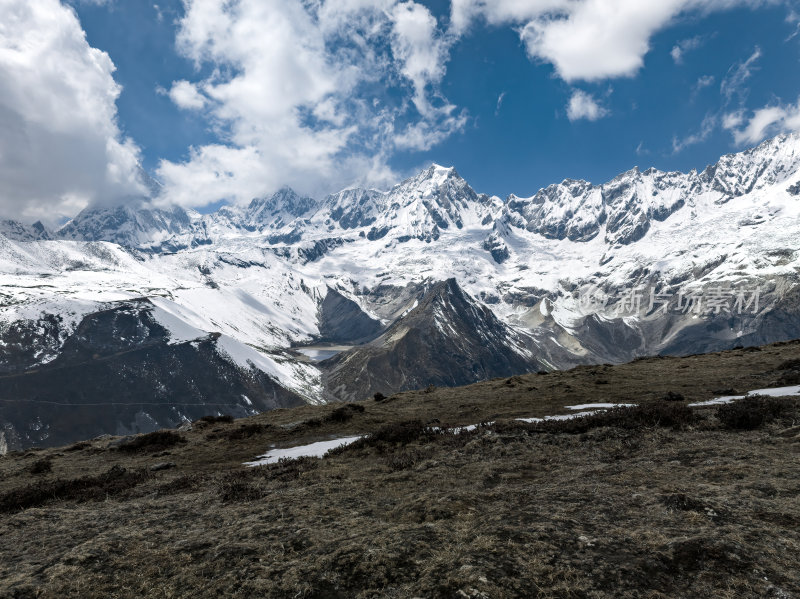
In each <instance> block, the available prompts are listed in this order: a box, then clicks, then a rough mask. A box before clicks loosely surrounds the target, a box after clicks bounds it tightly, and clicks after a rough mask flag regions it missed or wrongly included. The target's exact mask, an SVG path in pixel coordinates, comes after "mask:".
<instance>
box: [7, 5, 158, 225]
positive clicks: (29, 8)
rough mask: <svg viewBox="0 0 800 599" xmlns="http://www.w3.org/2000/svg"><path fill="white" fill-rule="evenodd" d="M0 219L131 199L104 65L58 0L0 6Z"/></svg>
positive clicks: (133, 152) (128, 165)
mask: <svg viewBox="0 0 800 599" xmlns="http://www.w3.org/2000/svg"><path fill="white" fill-rule="evenodd" d="M0 14H2V15H3V18H2V19H0V131H2V132H3V134H2V135H0V215H2V216H4V217H6V218H20V219H22V220H27V221H32V220H35V219H43V220H45V221H48V222H51V223H52V222H54V221H56V220H58V219H59V218H60V217H63V216H72V215H74V214H75V212H77V211H78V210H80V209H81V208H82V207H84V206H85V205H87V204H88V203H89V202H104V201H116V200H118V199H119V198H121V197H125V196H129V195H135V194H138V193H141V192H142V191H143V188H142V186H141V184H140V182H139V176H138V148H137V147H136V145H135V144H134V143H133V142H132V141H131V140H129V139H124V138H123V137H122V135H121V134H120V131H119V128H118V127H117V123H116V117H117V109H116V100H117V97H118V96H119V94H120V87H119V86H118V85H117V84H116V82H115V81H114V78H113V72H114V64H113V63H112V61H111V59H110V58H109V56H108V55H107V54H106V53H105V52H101V51H100V50H97V49H96V48H92V47H91V46H90V45H89V44H88V43H87V41H86V38H85V35H84V32H83V29H82V28H81V25H80V23H79V21H78V18H77V16H76V15H75V13H74V11H73V10H72V9H71V8H69V7H67V6H64V5H63V4H61V3H60V2H59V1H58V0H37V1H36V2H30V1H28V0H0Z"/></svg>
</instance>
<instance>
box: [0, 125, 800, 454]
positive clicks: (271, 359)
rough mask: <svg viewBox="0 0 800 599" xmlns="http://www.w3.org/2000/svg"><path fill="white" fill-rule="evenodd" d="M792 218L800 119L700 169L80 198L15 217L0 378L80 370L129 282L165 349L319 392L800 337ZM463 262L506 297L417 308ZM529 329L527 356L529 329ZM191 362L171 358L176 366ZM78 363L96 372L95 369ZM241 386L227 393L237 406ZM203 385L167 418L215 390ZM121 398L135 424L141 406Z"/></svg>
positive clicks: (307, 394)
mask: <svg viewBox="0 0 800 599" xmlns="http://www.w3.org/2000/svg"><path fill="white" fill-rule="evenodd" d="M798 217H800V136H798V135H796V134H794V135H783V136H779V137H777V138H775V139H772V140H769V141H767V142H764V143H763V144H761V145H760V146H758V147H756V148H753V149H750V150H747V151H745V152H741V153H738V154H731V155H728V156H724V157H722V158H721V159H720V160H719V162H718V163H716V164H714V165H711V166H709V167H707V168H706V169H704V170H702V171H692V172H689V173H678V172H673V173H665V172H661V171H658V170H655V169H648V170H645V171H640V170H639V169H638V168H634V169H632V170H630V171H628V172H626V173H623V174H621V175H619V176H618V177H616V178H614V179H612V180H611V181H608V182H606V183H602V184H593V183H589V182H585V181H572V180H567V181H563V182H561V183H558V184H555V185H551V186H549V187H547V188H545V189H542V190H539V191H538V192H537V193H535V194H533V195H532V196H529V197H520V196H510V197H509V198H507V199H506V200H502V199H500V198H498V197H495V196H488V195H483V194H479V193H476V192H475V191H474V190H473V189H472V188H471V187H470V186H469V184H468V183H467V182H466V181H465V180H464V179H463V178H461V177H460V176H459V175H458V173H457V172H456V171H455V169H453V168H445V167H441V166H438V165H433V166H431V167H430V168H428V169H426V170H424V171H422V172H421V173H419V174H418V175H416V176H415V177H412V178H410V179H408V180H406V181H404V182H402V183H400V184H399V185H397V186H395V187H394V188H392V189H390V190H388V191H378V190H367V189H347V190H344V191H341V192H339V193H337V194H333V195H331V196H328V197H327V198H324V199H322V200H319V201H317V200H314V199H311V198H304V197H302V196H300V195H298V194H296V193H295V192H293V191H291V190H289V189H282V190H280V191H279V192H278V193H276V194H274V195H272V196H269V197H266V198H257V199H254V200H253V201H252V202H251V203H250V204H249V205H246V206H226V207H223V208H221V209H220V210H218V211H217V212H215V213H212V214H207V215H201V214H198V213H195V212H192V211H188V210H183V209H181V208H169V207H166V208H165V207H160V208H158V207H153V206H150V205H145V204H130V205H126V206H123V207H116V208H105V209H103V208H93V209H90V210H86V211H84V212H82V213H81V214H79V215H78V216H77V217H76V218H75V219H73V221H71V222H70V223H68V224H66V225H65V226H64V227H62V228H61V229H60V230H58V231H54V232H48V231H46V230H45V229H44V228H43V227H41V225H32V226H28V225H21V224H19V223H13V222H5V223H2V225H0V278H2V281H3V287H2V290H0V294H1V295H0V349H1V350H2V353H0V370H2V372H3V373H4V374H2V375H0V392H2V393H0V396H2V397H8V396H9V393H12V394H13V393H14V392H15V391H13V390H14V389H18V387H14V386H13V385H14V384H16V383H13V384H12V379H14V377H19V376H22V375H24V376H25V377H31V378H29V379H26V380H30V381H34V380H35V379H36V377H37V376H45V375H47V373H46V371H48V369H49V368H54V366H52V365H58V364H64V365H65V368H67V369H70V368H72V369H75V368H78V366H79V364H78V363H74V362H69V361H67V362H65V361H64V360H66V358H65V357H64V356H65V352H66V351H67V349H66V348H68V347H69V346H70V344H71V343H73V342H74V337H75V335H77V334H78V331H79V330H81V327H82V326H84V325H83V324H82V323H84V322H85V321H86V319H87V318H89V319H91V318H93V316H92V315H94V314H98V313H101V312H104V311H109V310H116V309H120V308H121V307H123V306H130V305H133V304H131V302H134V304H135V305H137V306H139V308H138V309H139V312H140V313H142V314H144V313H147V314H148V315H149V316H146V317H145V316H141V318H140V320H141V319H144V320H142V322H144V321H145V320H146V321H147V322H148V324H147V326H146V327H145V328H154V327H155V326H156V324H157V325H158V326H161V327H163V328H164V330H165V331H166V332H165V333H163V334H162V333H159V335H160V337H159V336H157V338H158V339H160V341H159V344H160V347H161V348H162V350H164V351H166V350H168V349H169V347H167V346H170V344H172V343H176V342H178V343H189V344H191V343H193V342H197V343H200V344H205V345H204V347H207V348H208V351H209V352H211V353H213V354H214V355H216V356H217V358H218V360H221V361H222V362H224V363H225V364H230V365H232V367H233V368H234V369H238V371H241V372H243V373H244V374H243V376H245V377H247V376H250V377H252V376H254V374H253V373H255V372H261V373H263V375H264V376H266V377H267V378H268V379H269V380H270V381H272V383H274V385H276V386H277V387H274V388H272V389H273V391H274V394H275V396H276V397H277V396H278V395H282V396H285V397H301V398H303V400H305V401H323V400H326V399H330V398H331V397H334V398H337V397H338V398H339V399H343V398H344V397H348V398H355V397H356V396H359V397H360V396H361V395H364V396H367V395H369V391H373V392H374V391H378V390H379V391H382V392H384V393H388V392H391V391H393V390H396V389H398V388H400V387H402V386H406V385H408V384H412V383H413V384H414V385H417V384H419V385H423V384H424V383H425V380H427V379H426V378H425V376H427V375H426V374H425V373H428V374H430V376H429V377H428V378H430V379H431V380H430V382H433V383H435V384H446V377H445V378H442V379H436V381H434V380H433V378H435V377H434V376H433V373H442V372H446V371H449V370H453V371H454V372H455V371H459V372H460V370H458V369H459V368H460V366H459V364H462V362H463V364H466V363H468V362H469V363H470V364H473V362H470V358H474V359H475V360H477V362H474V363H480V364H484V365H486V367H481V368H478V369H477V370H475V371H474V372H475V373H476V374H475V376H478V377H486V376H501V375H505V374H506V373H507V372H509V371H510V370H512V369H527V370H531V369H537V368H542V367H546V368H552V367H566V366H570V365H574V364H577V363H585V362H605V361H622V360H627V359H631V358H633V357H636V356H639V355H644V354H655V353H659V352H664V353H675V354H680V353H693V352H699V351H709V350H716V349H723V348H727V347H733V346H735V345H737V344H755V343H761V342H769V341H775V340H779V339H785V338H791V337H800V313H799V311H800V308H798V306H800V301H798V299H799V298H800V290H799V288H798V286H797V282H798V271H799V270H800V251H798V247H797V240H798V239H800V218H798ZM450 279H452V281H450V282H448V285H450V286H455V288H457V289H458V292H457V293H456V292H455V291H454V292H453V293H456V295H459V294H461V296H463V298H464V301H463V302H461V303H459V305H461V304H462V303H463V306H462V307H463V310H465V311H468V312H470V313H471V312H472V311H473V310H479V311H481V312H482V311H484V310H485V311H488V314H489V315H491V317H490V316H489V315H487V316H486V318H483V317H481V318H467V317H466V316H465V315H464V314H461V310H456V311H455V312H454V311H453V310H449V311H448V310H444V309H442V310H440V312H441V313H442V314H443V316H440V317H437V318H438V319H437V318H434V317H432V316H430V313H429V312H430V310H433V308H430V310H429V311H428V312H426V314H427V316H425V318H423V317H422V316H420V315H419V314H420V309H421V307H423V306H429V307H430V306H434V305H443V304H441V300H442V295H441V294H442V291H441V286H437V283H438V282H442V281H448V280H450ZM448 288H451V287H448ZM431 294H434V295H433V296H431ZM437 294H438V295H437ZM432 297H438V298H439V300H438V302H439V303H437V302H435V301H433V299H432ZM145 298H146V299H145ZM141 302H145V303H141ZM464 306H470V307H469V308H466V307H464ZM476 306H477V307H476ZM126 309H127V308H126ZM457 316H458V317H457ZM493 318H494V319H496V320H497V323H499V324H497V326H495V325H492V326H491V327H489V329H491V330H492V331H494V332H495V333H497V331H503V332H502V334H501V333H497V335H500V336H501V337H503V338H505V341H504V342H499V341H497V342H496V340H495V341H491V342H490V340H489V339H488V337H487V338H486V339H485V340H484V341H485V343H483V344H481V343H478V340H480V339H482V338H483V337H485V336H486V330H488V329H487V328H486V327H487V325H486V323H487V322H489V321H491V319H493ZM148 319H152V321H153V323H155V324H153V323H150V320H148ZM409 319H411V320H409ZM431 319H432V320H431ZM434 321H435V322H436V323H438V325H437V326H440V327H441V328H437V329H436V331H438V332H437V333H436V335H435V336H437V339H438V337H441V336H444V337H445V338H448V339H449V340H448V339H443V340H440V341H436V342H435V343H434V342H433V341H432V342H431V343H432V345H429V346H426V345H425V344H419V343H416V344H411V345H409V342H408V339H412V338H417V337H414V335H412V336H411V337H409V336H408V335H409V333H408V331H406V332H405V333H403V334H402V335H401V334H400V332H401V331H405V329H404V328H403V327H404V326H406V325H404V324H403V323H404V322H405V323H408V322H419V323H423V324H421V325H419V326H416V328H415V330H417V329H418V330H420V331H422V330H423V329H425V328H426V327H428V328H429V329H430V331H431V335H432V336H434V330H433V329H432V328H430V327H432V326H434V324H433V323H434ZM492 322H493V321H492ZM495 333H493V335H494V336H495V337H496V336H497V335H495ZM120 334H121V335H122V333H120ZM209 335H211V337H209ZM415 335H416V333H415ZM123 336H124V337H125V339H126V340H127V341H126V342H129V343H132V342H133V341H132V340H133V339H135V338H137V337H136V336H135V335H133V333H130V334H124V335H123ZM432 338H433V337H432ZM458 339H462V340H467V339H469V340H471V341H470V342H469V343H467V342H466V341H464V343H462V344H461V345H459V342H458ZM212 341H213V343H212ZM322 342H325V343H335V344H338V345H339V346H343V347H339V348H337V349H329V350H325V348H319V347H317V348H315V349H309V350H303V351H305V352H306V354H308V355H312V356H316V355H317V354H318V353H319V352H322V354H325V355H328V354H330V353H332V352H335V351H339V350H344V351H343V353H341V354H340V356H338V357H336V358H334V359H332V360H326V361H323V362H314V361H313V360H310V359H309V358H308V357H307V356H306V355H303V354H302V353H298V351H297V349H296V348H298V347H300V346H308V345H313V344H315V343H317V344H319V343H322ZM98 343H99V342H98ZM357 344H365V345H364V346H363V347H360V346H358V345H357ZM520 344H522V346H524V348H525V351H527V352H528V353H527V354H526V353H524V352H523V353H519V352H517V351H516V349H514V348H517V347H519V346H520ZM412 346H413V348H414V349H409V347H412ZM426 347H427V349H425V348H426ZM431 347H435V348H439V349H438V350H435V351H431V350H430V348H431ZM478 347H480V350H479V349H478ZM164 348H166V350H165V349H164ZM442 348H446V349H442ZM459 348H461V349H459ZM464 348H467V349H464ZM469 348H471V349H469ZM101 349H102V348H101ZM123 351H127V350H123ZM315 352H317V353H315ZM419 352H423V353H425V352H428V353H425V355H427V356H428V357H427V358H426V364H425V368H421V367H420V368H417V370H419V372H420V373H421V374H419V377H416V376H415V375H414V373H413V372H412V370H413V368H412V369H409V368H408V364H409V362H408V361H409V360H410V359H411V356H412V354H415V353H419ZM486 352H488V353H486ZM96 353H98V354H99V355H101V356H102V355H103V353H102V351H100V352H96ZM466 354H470V355H469V356H466V358H465V360H463V361H459V360H460V358H458V359H456V360H455V362H454V361H453V359H454V356H456V357H458V356H461V357H464V356H465V355H466ZM123 355H124V354H123ZM181 355H183V354H181ZM188 355H189V354H186V355H183V356H184V357H183V358H181V359H188V357H186V356H188ZM478 356H481V357H480V358H479V359H478ZM175 359H178V358H175ZM209 360H211V358H209ZM215 360H216V358H215ZM520 360H521V361H520ZM222 362H217V364H220V363H222ZM344 362H347V363H348V364H350V365H353V364H358V369H360V370H361V371H363V372H361V374H357V373H355V371H352V369H350V370H351V374H349V375H347V376H350V377H351V379H352V380H356V379H358V380H360V381H362V382H363V381H369V383H368V384H365V385H361V386H359V385H360V383H359V384H358V385H351V386H350V387H348V384H347V382H346V381H344V379H343V378H342V377H343V376H344V374H343V373H346V372H348V369H345V368H343V367H342V366H341V365H342V364H343V363H344ZM101 363H105V362H104V361H101ZM117 365H118V366H119V367H120V368H122V365H121V363H119V362H117ZM387 365H394V367H393V368H394V371H396V372H394V371H392V372H390V369H389V368H388V366H387ZM523 365H524V368H523ZM84 366H85V365H84V364H83V363H80V368H83V367H84ZM115 368H116V367H115ZM209 369H211V367H210V366H209ZM188 371H189V370H187V365H186V364H178V363H176V364H175V369H174V372H175V373H178V372H181V373H185V372H188ZM73 372H74V374H75V377H78V378H76V379H75V380H76V383H75V384H76V385H78V386H80V384H81V379H80V375H79V373H80V372H81V370H80V369H78V370H73ZM397 372H401V373H403V374H402V376H397ZM43 373H44V374H43ZM159 373H160V374H159V377H158V380H156V379H155V378H152V377H150V378H148V379H147V380H148V381H149V383H147V385H149V387H148V386H147V385H145V387H141V388H140V391H141V392H142V393H145V394H146V393H151V394H154V395H157V394H158V393H162V391H159V390H158V389H161V388H162V387H163V389H166V392H165V393H166V394H167V395H166V396H165V397H167V396H170V393H172V397H173V400H172V401H175V402H178V401H180V403H182V404H192V402H189V401H188V400H185V399H184V400H178V399H174V395H175V393H184V394H185V393H188V391H187V390H186V388H184V387H181V386H180V385H177V384H175V382H174V381H171V380H170V375H169V374H166V373H165V371H159ZM47 376H50V375H47ZM109 376H119V372H118V370H115V371H113V372H112V371H109ZM175 376H178V375H177V374H176V375H175ZM259 376H260V375H259ZM437 376H438V375H437ZM460 376H461V375H459V376H454V377H453V379H452V382H454V383H455V382H458V381H460V380H462V379H463V378H464V377H461V378H459V377H460ZM465 376H466V375H465ZM87 380H88V379H87ZM464 380H466V379H464ZM333 381H335V384H334V383H333ZM437 381H438V382H437ZM87 384H88V383H87ZM242 384H244V383H242ZM159 385H160V387H159ZM278 387H279V388H280V390H281V391H279V390H278ZM179 388H180V389H182V390H181V391H178V389H179ZM260 388H261V389H262V390H263V389H268V388H269V386H268V385H267V386H264V385H261V387H260ZM334 388H338V389H341V390H346V391H343V394H341V396H337V395H336V392H335V389H334ZM146 389H149V391H146ZM284 392H285V394H284ZM237 393H238V392H237ZM249 393H250V394H254V393H255V391H252V390H251V391H250V392H249ZM265 393H266V391H265ZM250 394H247V395H248V397H250ZM223 395H224V394H223ZM240 395H242V393H238V395H234V394H232V393H229V394H227V395H225V396H224V401H222V403H223V404H226V402H227V404H226V405H230V406H234V407H235V406H241V402H242V399H241V397H240ZM159 397H160V396H159ZM181 397H183V396H181ZM252 400H253V399H252V398H251V401H252ZM199 403H200V404H202V402H199ZM192 405H195V407H193V408H192V409H191V410H189V411H181V410H178V411H177V412H173V417H174V418H178V419H180V418H191V417H194V416H195V415H196V414H197V413H198V410H200V409H208V410H211V409H212V408H211V405H210V403H209V404H208V405H207V406H205V408H203V407H202V406H200V407H198V405H199V404H196V403H195V404H192ZM195 408H196V409H195ZM213 409H217V408H213ZM231 409H232V410H233V409H234V408H231ZM253 409H261V408H256V407H254V408H253ZM140 411H141V412H142V413H148V414H149V413H150V412H147V410H145V409H144V408H141V410H140ZM217 411H225V409H224V406H223V407H220V408H219V409H217ZM229 411H230V410H229ZM137 413H138V412H137ZM9 414H11V411H10V410H9V408H8V406H7V405H4V404H2V403H1V402H0V423H2V422H5V423H6V425H7V426H11V427H12V428H13V434H12V431H11V429H9V430H8V431H7V434H6V437H7V438H10V437H12V436H14V435H16V437H14V438H17V439H22V441H19V442H20V443H23V442H24V439H26V438H27V439H28V440H29V441H28V442H31V441H32V440H35V441H41V440H42V434H38V433H37V434H38V436H37V435H34V434H33V433H32V432H31V429H30V426H32V425H31V424H30V422H28V421H27V420H24V419H23V420H19V419H12V418H11V416H9ZM126 414H128V416H126V417H125V418H128V420H127V421H124V422H123V420H124V419H123V420H119V421H118V427H119V428H120V430H130V429H131V427H132V426H133V425H132V424H131V422H132V421H131V420H130V418H131V416H130V414H129V413H128V412H126ZM137 418H138V419H139V420H138V421H139V422H144V421H145V420H147V419H144V420H143V418H144V416H142V415H141V414H140V415H139V416H138V417H137ZM163 418H164V417H163V416H162V420H163ZM12 420H13V422H12ZM156 420H157V419H156ZM173 420H174V419H173ZM104 422H106V425H107V421H104ZM148 422H149V421H148ZM164 422H166V420H163V422H162V421H158V422H157V424H163V423H164ZM170 422H173V421H172V420H171V421H170ZM47 425H48V426H50V427H51V429H50V430H55V428H54V427H57V423H54V422H50V423H47ZM0 426H2V424H0ZM36 426H39V425H38V424H36ZM153 426H155V425H153ZM39 428H40V430H44V429H42V428H41V427H39ZM110 432H114V431H110ZM11 446H12V447H13V446H14V445H13V443H12V444H11Z"/></svg>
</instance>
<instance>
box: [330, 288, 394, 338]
mask: <svg viewBox="0 0 800 599" xmlns="http://www.w3.org/2000/svg"><path fill="white" fill-rule="evenodd" d="M381 329H383V325H382V324H381V322H380V321H379V320H375V319H374V318H372V317H370V316H369V315H368V314H366V313H365V312H364V311H363V310H362V309H361V308H360V307H359V305H358V304H357V303H355V302H354V301H353V300H351V299H348V298H346V297H345V296H343V295H342V294H341V293H339V292H338V291H336V290H335V289H331V288H330V287H328V293H327V294H326V295H325V299H324V300H322V303H321V304H320V306H319V334H320V338H319V339H318V341H322V342H330V343H344V344H356V343H360V342H363V341H369V340H372V339H374V338H375V337H376V336H377V335H378V333H380V331H381Z"/></svg>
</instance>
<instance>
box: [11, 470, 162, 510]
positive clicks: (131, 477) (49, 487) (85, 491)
mask: <svg viewBox="0 0 800 599" xmlns="http://www.w3.org/2000/svg"><path fill="white" fill-rule="evenodd" d="M149 476H150V475H149V474H148V472H147V471H145V470H127V469H125V468H123V467H122V466H114V467H112V468H110V469H109V470H108V471H106V472H104V473H103V474H100V475H98V476H84V477H81V478H74V479H69V480H63V479H58V480H54V481H42V482H39V483H35V484H32V485H27V486H25V487H21V488H19V489H13V490H11V491H8V492H6V493H3V494H2V495H0V512H15V511H19V510H24V509H27V508H31V507H38V506H41V505H44V504H46V503H51V502H55V501H77V502H86V501H100V500H103V499H106V498H107V497H115V496H118V495H121V494H123V493H124V492H125V491H127V490H128V489H131V488H133V487H135V486H136V485H138V484H140V483H142V482H143V481H145V480H147V478H148V477H149Z"/></svg>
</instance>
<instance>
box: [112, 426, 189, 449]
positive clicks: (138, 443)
mask: <svg viewBox="0 0 800 599" xmlns="http://www.w3.org/2000/svg"><path fill="white" fill-rule="evenodd" d="M179 443H186V439H184V438H183V437H182V436H181V435H179V434H178V433H176V432H175V431H155V432H153V433H147V434H144V435H136V436H135V437H133V438H132V439H131V440H130V441H128V442H126V443H123V444H121V445H118V446H117V449H118V450H119V451H126V452H131V453H132V452H136V451H151V452H155V451H163V450H165V449H169V448H170V447H174V446H175V445H178V444H179Z"/></svg>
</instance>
